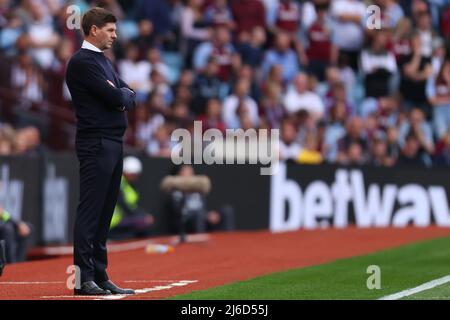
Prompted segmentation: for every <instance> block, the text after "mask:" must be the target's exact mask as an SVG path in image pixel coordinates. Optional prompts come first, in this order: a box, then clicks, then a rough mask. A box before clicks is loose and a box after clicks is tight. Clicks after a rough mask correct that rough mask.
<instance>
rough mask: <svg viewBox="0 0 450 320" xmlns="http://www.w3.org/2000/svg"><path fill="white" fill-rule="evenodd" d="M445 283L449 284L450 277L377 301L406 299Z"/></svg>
mask: <svg viewBox="0 0 450 320" xmlns="http://www.w3.org/2000/svg"><path fill="white" fill-rule="evenodd" d="M447 282H450V275H448V276H445V277H442V278H439V279H435V280H432V281H429V282H426V283H424V284H421V285H420V286H417V287H415V288H411V289H406V290H403V291H400V292H397V293H394V294H390V295H388V296H384V297H381V298H380V299H378V300H398V299H401V298H404V297H408V296H411V295H413V294H416V293H419V292H422V291H425V290H429V289H433V288H434V287H437V286H440V285H443V284H445V283H447Z"/></svg>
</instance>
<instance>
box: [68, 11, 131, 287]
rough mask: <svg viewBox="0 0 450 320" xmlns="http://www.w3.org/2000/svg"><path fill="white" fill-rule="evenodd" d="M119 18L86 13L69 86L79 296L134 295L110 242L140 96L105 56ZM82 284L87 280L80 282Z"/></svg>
mask: <svg viewBox="0 0 450 320" xmlns="http://www.w3.org/2000/svg"><path fill="white" fill-rule="evenodd" d="M116 22H117V19H116V17H115V16H114V15H113V14H112V13H111V12H109V11H107V10H105V9H102V8H93V9H91V10H89V11H88V12H86V13H85V15H84V16H83V19H82V28H83V33H84V36H85V41H84V42H83V46H82V48H81V49H80V50H79V51H78V52H76V53H75V54H74V55H73V57H72V58H71V59H70V61H69V64H68V67H67V74H66V82H67V85H68V87H69V90H70V94H71V95H72V101H73V104H74V106H75V111H76V117H77V135H76V143H75V145H76V152H77V157H78V160H79V164H80V198H79V203H78V208H77V216H76V221H75V228H74V264H75V265H76V266H77V267H78V268H79V271H80V272H79V273H78V277H80V278H77V283H81V286H80V287H77V288H75V290H74V293H75V295H108V294H133V293H134V291H133V290H131V289H121V288H119V287H117V286H116V285H115V284H114V283H113V282H111V281H110V280H109V278H108V275H107V273H106V268H107V266H108V259H107V250H106V240H107V238H108V232H109V226H110V223H111V218H112V215H113V212H114V207H115V206H116V202H117V197H118V193H119V188H120V179H121V176H122V163H123V148H122V138H123V135H124V133H125V130H126V128H127V116H126V111H129V110H130V109H132V108H134V107H135V105H136V102H135V97H136V94H135V93H134V92H133V91H132V90H131V89H130V88H129V87H128V85H127V84H126V83H125V82H123V81H122V80H121V79H120V78H119V77H118V75H117V74H116V73H115V71H114V68H113V65H112V63H111V61H110V60H109V59H108V58H106V57H105V55H104V54H103V51H104V50H107V49H111V47H112V44H113V42H114V40H116V39H117V35H116ZM78 280H80V281H81V282H78Z"/></svg>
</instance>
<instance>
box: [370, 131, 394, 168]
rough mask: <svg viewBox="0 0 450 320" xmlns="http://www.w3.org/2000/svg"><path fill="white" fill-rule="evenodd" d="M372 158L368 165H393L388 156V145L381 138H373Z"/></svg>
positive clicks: (392, 160)
mask: <svg viewBox="0 0 450 320" xmlns="http://www.w3.org/2000/svg"><path fill="white" fill-rule="evenodd" d="M371 153H372V158H371V160H370V164H372V165H373V166H376V167H380V166H383V167H391V166H393V165H394V159H393V158H391V157H390V156H389V154H388V145H387V142H386V140H384V139H383V138H375V139H374V141H373V142H372V152H371Z"/></svg>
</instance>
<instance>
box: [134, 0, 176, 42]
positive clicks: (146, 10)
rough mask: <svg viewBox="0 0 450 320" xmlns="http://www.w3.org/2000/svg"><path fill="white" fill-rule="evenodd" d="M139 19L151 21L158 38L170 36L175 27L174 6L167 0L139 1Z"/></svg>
mask: <svg viewBox="0 0 450 320" xmlns="http://www.w3.org/2000/svg"><path fill="white" fill-rule="evenodd" d="M137 12H138V19H139V20H143V19H145V20H148V21H151V23H152V25H153V29H154V30H153V31H154V33H155V35H156V36H157V37H158V38H160V39H161V38H164V37H167V36H169V35H170V34H171V33H172V32H173V29H174V25H173V23H172V20H171V14H172V8H171V6H170V4H169V2H168V1H166V0H152V1H139V9H138V10H137Z"/></svg>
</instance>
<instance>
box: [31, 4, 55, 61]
mask: <svg viewBox="0 0 450 320" xmlns="http://www.w3.org/2000/svg"><path fill="white" fill-rule="evenodd" d="M30 4H31V6H30V10H31V11H30V12H29V13H30V17H31V21H30V24H29V25H28V28H27V29H28V30H27V34H28V37H29V45H30V47H31V50H30V54H31V56H32V57H33V59H34V60H35V61H36V62H37V64H38V65H39V66H40V67H41V68H43V69H47V68H49V67H50V65H51V63H52V62H53V59H54V57H55V54H54V49H56V47H57V45H58V44H59V40H60V39H59V36H58V34H57V33H56V32H55V29H54V27H53V21H52V17H51V16H49V15H47V14H45V12H44V7H42V6H40V5H39V4H38V3H36V2H31V3H30Z"/></svg>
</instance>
